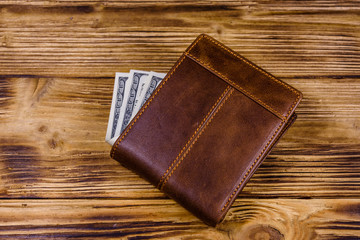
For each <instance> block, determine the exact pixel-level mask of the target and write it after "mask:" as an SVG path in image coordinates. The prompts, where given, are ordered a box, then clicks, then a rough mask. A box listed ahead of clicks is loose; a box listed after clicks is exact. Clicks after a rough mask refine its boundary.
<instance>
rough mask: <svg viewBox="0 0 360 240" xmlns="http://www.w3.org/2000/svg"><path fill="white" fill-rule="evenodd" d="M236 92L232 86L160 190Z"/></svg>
mask: <svg viewBox="0 0 360 240" xmlns="http://www.w3.org/2000/svg"><path fill="white" fill-rule="evenodd" d="M233 92H234V88H231V89H230V91H229V92H227V93H228V95H227V96H226V98H225V99H224V100H223V101H222V102H221V103H220V105H219V107H218V108H217V109H216V111H215V112H214V113H213V114H212V115H211V117H210V119H209V121H207V122H206V124H205V126H204V127H203V129H201V131H200V132H199V134H198V135H197V136H196V138H195V139H194V141H193V142H192V143H191V145H190V146H189V148H188V149H187V150H186V152H185V153H184V155H183V156H182V157H181V159H180V160H179V162H178V163H177V164H176V166H175V167H174V168H173V169H172V171H171V172H170V174H169V175H168V176H167V177H166V179H165V180H164V183H163V184H162V186H161V188H160V190H162V189H163V188H164V186H165V184H166V183H167V181H168V180H169V178H170V177H171V175H172V174H173V173H174V171H175V170H176V168H177V167H178V166H179V165H180V163H181V162H182V161H183V160H184V158H185V157H186V155H187V154H188V153H189V151H190V149H191V148H192V146H194V144H195V143H196V141H197V140H198V139H199V137H200V136H201V134H202V133H203V132H204V131H205V128H206V127H207V126H208V125H209V124H210V122H211V121H212V119H213V118H214V116H215V115H216V114H217V112H218V111H219V110H220V108H221V107H222V106H223V105H224V103H225V102H226V100H227V99H228V98H229V97H230V95H231V94H232V93H233Z"/></svg>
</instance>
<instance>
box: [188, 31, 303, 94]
mask: <svg viewBox="0 0 360 240" xmlns="http://www.w3.org/2000/svg"><path fill="white" fill-rule="evenodd" d="M204 37H205V38H206V39H208V40H209V41H211V42H212V43H214V44H216V45H218V46H219V47H221V48H222V49H224V50H225V51H227V52H228V53H230V54H231V55H233V56H235V57H236V58H238V59H240V60H241V61H243V62H245V63H246V64H248V65H249V66H251V67H253V68H255V69H256V70H258V71H260V72H262V73H263V74H265V75H266V76H268V77H269V78H271V79H272V80H274V81H275V82H277V83H279V84H280V85H282V86H284V87H285V88H287V89H289V90H290V91H292V92H293V93H295V94H296V95H299V93H298V92H297V91H296V90H295V89H293V88H292V87H290V86H289V85H287V84H285V83H283V82H282V81H280V80H278V79H276V78H275V77H273V76H271V75H270V74H269V73H267V72H265V71H264V70H263V69H261V68H259V67H257V66H255V65H254V64H252V63H251V62H249V61H248V60H246V59H245V58H244V57H242V56H240V55H239V54H237V53H236V52H235V51H233V50H231V49H229V48H228V47H226V46H225V45H223V44H221V43H220V42H217V41H216V40H214V39H212V38H211V37H209V36H207V35H204ZM189 51H190V50H189Z"/></svg>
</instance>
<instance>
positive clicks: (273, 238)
mask: <svg viewBox="0 0 360 240" xmlns="http://www.w3.org/2000/svg"><path fill="white" fill-rule="evenodd" d="M248 236H249V239H251V240H284V239H285V238H284V235H282V234H281V233H280V231H279V230H277V229H276V228H273V227H271V226H269V225H257V226H255V227H253V228H251V230H250V231H249V233H248Z"/></svg>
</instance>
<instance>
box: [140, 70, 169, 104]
mask: <svg viewBox="0 0 360 240" xmlns="http://www.w3.org/2000/svg"><path fill="white" fill-rule="evenodd" d="M165 75H166V74H164V73H157V72H151V73H150V75H149V79H150V81H149V84H148V87H147V89H146V92H145V94H144V97H143V99H142V102H141V105H140V107H142V106H143V105H144V103H145V102H146V101H147V100H148V99H149V98H150V96H151V94H152V93H153V92H154V90H155V88H157V86H159V84H160V82H161V80H163V78H164V77H165Z"/></svg>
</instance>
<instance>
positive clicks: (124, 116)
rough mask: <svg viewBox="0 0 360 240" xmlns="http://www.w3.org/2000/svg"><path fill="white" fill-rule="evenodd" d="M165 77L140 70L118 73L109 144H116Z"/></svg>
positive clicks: (107, 138) (112, 104) (107, 136)
mask: <svg viewBox="0 0 360 240" xmlns="http://www.w3.org/2000/svg"><path fill="white" fill-rule="evenodd" d="M164 77H165V74H164V73H157V72H146V71H138V70H130V72H129V73H116V75H115V82H114V90H113V96H112V102H111V109H110V115H109V122H108V126H107V131H106V137H105V141H106V142H107V143H109V144H110V145H113V144H114V143H115V141H116V139H117V138H118V137H119V136H120V134H121V133H122V132H123V131H124V129H125V128H126V126H127V125H128V124H129V123H130V122H131V120H132V119H133V118H134V116H135V115H136V114H137V112H138V111H139V110H140V108H141V107H142V105H144V103H145V102H146V101H147V100H148V99H149V97H150V96H151V94H152V93H153V92H154V90H155V89H156V88H157V86H159V84H160V82H161V80H162V79H163V78H164Z"/></svg>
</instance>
